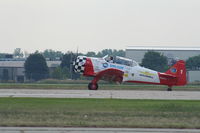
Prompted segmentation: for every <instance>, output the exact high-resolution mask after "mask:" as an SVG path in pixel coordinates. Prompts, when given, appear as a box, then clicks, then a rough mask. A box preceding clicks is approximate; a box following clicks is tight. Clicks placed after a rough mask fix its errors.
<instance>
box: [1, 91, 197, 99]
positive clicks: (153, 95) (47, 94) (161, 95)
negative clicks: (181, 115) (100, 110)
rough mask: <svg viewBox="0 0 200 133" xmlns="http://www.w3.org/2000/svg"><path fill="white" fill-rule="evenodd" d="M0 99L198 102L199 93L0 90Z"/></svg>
mask: <svg viewBox="0 0 200 133" xmlns="http://www.w3.org/2000/svg"><path fill="white" fill-rule="evenodd" d="M0 97H35V98H36V97H38V98H113V99H163V100H200V91H171V92H169V91H135V90H133V91H131V90H97V91H89V90H57V89H55V90H52V89H51V90H42V89H0Z"/></svg>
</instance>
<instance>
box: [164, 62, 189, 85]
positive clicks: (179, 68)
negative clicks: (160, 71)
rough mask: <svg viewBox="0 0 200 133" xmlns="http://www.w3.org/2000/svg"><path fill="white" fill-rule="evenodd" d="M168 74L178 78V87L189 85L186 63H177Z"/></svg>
mask: <svg viewBox="0 0 200 133" xmlns="http://www.w3.org/2000/svg"><path fill="white" fill-rule="evenodd" d="M166 73H167V74H170V75H173V76H176V77H177V82H176V85H186V84H187V79H186V68H185V61H183V60H179V61H177V62H176V64H174V65H173V66H172V67H171V68H170V69H169V70H167V72H166Z"/></svg>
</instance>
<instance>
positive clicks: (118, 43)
mask: <svg viewBox="0 0 200 133" xmlns="http://www.w3.org/2000/svg"><path fill="white" fill-rule="evenodd" d="M0 46H1V49H0V52H9V53H11V52H13V50H14V48H22V50H26V51H28V52H34V51H35V50H39V51H43V50H45V49H53V50H59V51H63V52H66V51H68V50H73V51H76V49H77V47H79V51H80V52H87V51H95V52H96V51H100V50H102V49H106V48H111V49H125V48H126V46H193V47H198V46H200V0H1V1H0Z"/></svg>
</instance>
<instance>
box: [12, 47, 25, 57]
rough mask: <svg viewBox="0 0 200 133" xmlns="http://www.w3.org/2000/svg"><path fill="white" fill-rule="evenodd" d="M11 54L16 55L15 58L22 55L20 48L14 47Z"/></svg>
mask: <svg viewBox="0 0 200 133" xmlns="http://www.w3.org/2000/svg"><path fill="white" fill-rule="evenodd" d="M13 55H14V57H17V58H22V57H23V56H24V54H23V52H22V51H21V48H16V49H15V50H14V53H13Z"/></svg>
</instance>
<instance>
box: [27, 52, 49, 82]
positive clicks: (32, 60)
mask: <svg viewBox="0 0 200 133" xmlns="http://www.w3.org/2000/svg"><path fill="white" fill-rule="evenodd" d="M24 68H25V74H26V77H27V78H28V79H33V80H36V81H37V80H40V79H44V78H47V77H48V74H49V69H48V66H47V63H46V60H45V58H44V57H43V55H42V54H40V53H38V52H36V53H34V54H31V55H30V56H29V57H28V58H27V59H26V61H25V63H24Z"/></svg>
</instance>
